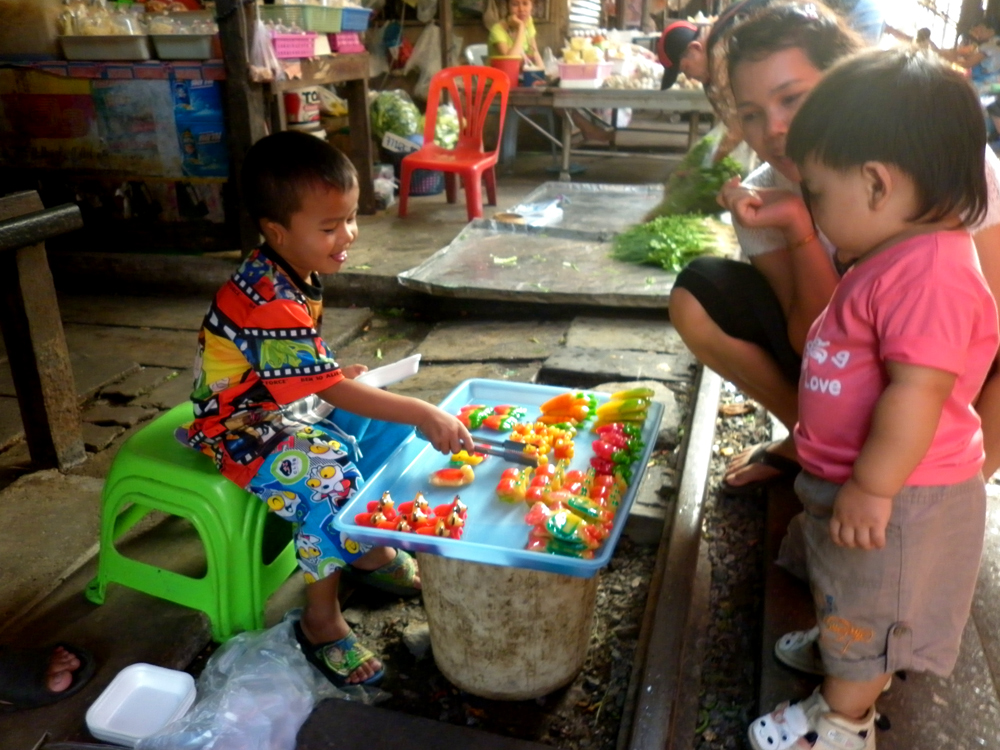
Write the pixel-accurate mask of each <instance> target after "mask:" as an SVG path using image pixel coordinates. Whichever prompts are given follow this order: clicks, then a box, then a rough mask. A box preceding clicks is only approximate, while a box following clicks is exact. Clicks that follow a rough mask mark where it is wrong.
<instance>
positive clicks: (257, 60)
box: [240, 13, 285, 83]
mask: <svg viewBox="0 0 1000 750" xmlns="http://www.w3.org/2000/svg"><path fill="white" fill-rule="evenodd" d="M240 15H242V13H241V14H240ZM284 77H285V71H284V69H283V68H282V67H281V63H280V62H278V56H277V55H275V54H274V45H273V44H271V34H270V33H269V32H268V30H267V27H266V26H265V25H264V22H263V21H261V20H260V19H259V18H258V19H257V22H256V23H255V24H254V25H253V42H252V43H251V44H250V80H251V81H254V82H255V83H267V82H269V81H280V80H281V79H282V78H284Z"/></svg>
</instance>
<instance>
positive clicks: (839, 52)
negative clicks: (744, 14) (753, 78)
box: [726, 2, 865, 81]
mask: <svg viewBox="0 0 1000 750" xmlns="http://www.w3.org/2000/svg"><path fill="white" fill-rule="evenodd" d="M864 46H865V43H864V40H862V38H861V37H860V36H859V35H858V34H857V32H855V31H852V30H851V28H850V27H848V26H847V24H846V22H845V21H844V20H843V19H842V18H841V17H840V16H838V15H837V14H836V13H835V12H834V11H832V10H830V9H829V8H828V7H826V6H825V5H823V3H820V2H788V3H778V4H775V5H768V6H767V7H765V8H763V9H762V10H759V11H756V12H754V13H752V14H751V15H750V17H749V18H748V19H747V20H746V21H744V22H743V23H741V24H739V25H737V26H736V27H735V28H734V29H733V30H732V31H731V32H730V34H729V40H728V47H727V51H726V67H727V69H728V71H729V80H730V81H732V80H733V77H734V76H733V72H734V71H735V70H736V68H737V66H739V64H740V63H743V62H760V61H761V60H763V59H765V58H767V57H770V56H771V55H773V54H774V53H775V52H781V51H783V50H786V49H796V48H798V49H801V50H802V51H803V52H804V53H805V55H806V57H808V58H809V61H810V62H811V63H812V64H813V65H814V66H815V67H816V69H817V70H826V69H827V68H829V67H830V66H831V65H833V64H834V63H835V62H837V60H839V59H840V58H842V57H845V56H847V55H849V54H851V53H853V52H857V51H858V50H860V49H863V48H864Z"/></svg>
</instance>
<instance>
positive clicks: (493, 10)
mask: <svg viewBox="0 0 1000 750" xmlns="http://www.w3.org/2000/svg"><path fill="white" fill-rule="evenodd" d="M502 18H503V16H501V15H500V10H499V9H498V8H497V0H486V4H485V5H484V6H483V26H485V27H486V29H487V30H488V31H492V30H493V27H494V26H496V25H497V24H498V23H500V21H501V20H502Z"/></svg>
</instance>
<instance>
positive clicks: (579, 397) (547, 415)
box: [538, 391, 597, 424]
mask: <svg viewBox="0 0 1000 750" xmlns="http://www.w3.org/2000/svg"><path fill="white" fill-rule="evenodd" d="M596 407H597V397H596V396H593V395H591V394H588V393H583V392H582V391H576V392H573V391H570V392H567V393H560V394H559V395H558V396H554V397H553V398H550V399H549V400H548V401H546V402H545V403H544V404H542V406H541V412H542V416H540V417H539V418H538V421H539V422H542V423H543V424H558V423H561V422H568V423H569V424H579V423H580V422H585V421H587V420H588V419H590V418H591V417H593V416H594V410H595V408H596Z"/></svg>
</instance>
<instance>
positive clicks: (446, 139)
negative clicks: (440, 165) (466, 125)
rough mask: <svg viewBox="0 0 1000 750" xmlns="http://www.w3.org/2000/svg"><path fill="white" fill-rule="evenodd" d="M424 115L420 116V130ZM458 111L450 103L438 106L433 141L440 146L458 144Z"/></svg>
mask: <svg viewBox="0 0 1000 750" xmlns="http://www.w3.org/2000/svg"><path fill="white" fill-rule="evenodd" d="M425 119H426V117H421V118H420V130H421V132H423V130H424V121H425ZM458 131H459V123H458V112H456V111H455V108H454V107H453V106H452V105H450V104H442V105H440V106H439V107H438V112H437V120H436V121H435V122H434V143H436V144H437V145H438V146H440V147H441V148H455V146H456V145H457V144H458Z"/></svg>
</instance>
